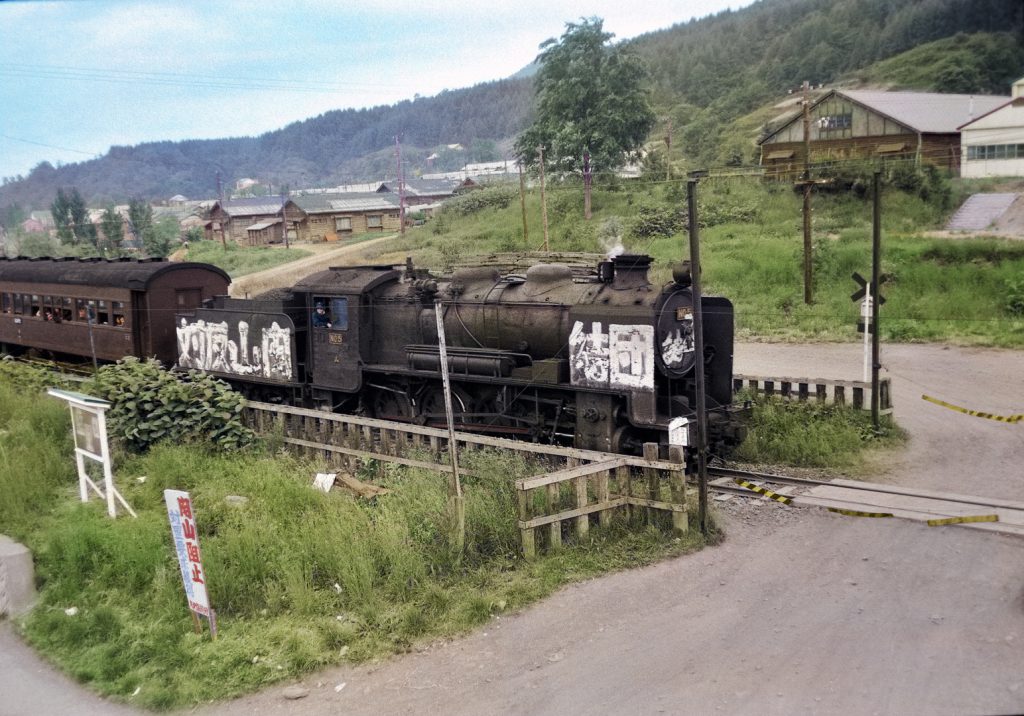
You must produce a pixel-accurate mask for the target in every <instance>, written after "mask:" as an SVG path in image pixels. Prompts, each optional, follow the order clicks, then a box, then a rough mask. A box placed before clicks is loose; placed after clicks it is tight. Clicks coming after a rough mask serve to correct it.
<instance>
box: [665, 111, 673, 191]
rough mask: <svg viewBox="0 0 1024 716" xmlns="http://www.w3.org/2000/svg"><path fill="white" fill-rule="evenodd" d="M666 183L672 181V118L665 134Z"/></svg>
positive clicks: (669, 119)
mask: <svg viewBox="0 0 1024 716" xmlns="http://www.w3.org/2000/svg"><path fill="white" fill-rule="evenodd" d="M665 181H672V118H671V117H669V118H668V129H667V130H666V132H665Z"/></svg>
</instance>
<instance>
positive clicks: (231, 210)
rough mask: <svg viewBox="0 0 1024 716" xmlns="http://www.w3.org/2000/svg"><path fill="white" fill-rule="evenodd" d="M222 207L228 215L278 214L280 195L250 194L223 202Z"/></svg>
mask: <svg viewBox="0 0 1024 716" xmlns="http://www.w3.org/2000/svg"><path fill="white" fill-rule="evenodd" d="M220 207H221V209H223V210H224V213H226V214H227V215H228V216H256V215H258V214H277V213H280V211H281V197H280V196H248V197H241V198H238V199H228V200H226V201H224V202H223V203H221V205H220Z"/></svg>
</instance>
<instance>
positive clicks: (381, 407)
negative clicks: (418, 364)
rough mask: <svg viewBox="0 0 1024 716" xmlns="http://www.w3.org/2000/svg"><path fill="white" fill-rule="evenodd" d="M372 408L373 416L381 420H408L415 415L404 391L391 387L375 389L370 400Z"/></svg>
mask: <svg viewBox="0 0 1024 716" xmlns="http://www.w3.org/2000/svg"><path fill="white" fill-rule="evenodd" d="M370 410H371V411H372V412H373V417H375V418H379V419H381V420H399V421H403V422H408V421H409V420H412V417H413V409H412V403H410V402H409V397H408V396H407V395H406V394H405V393H404V392H400V391H398V390H394V389H389V388H377V389H376V390H375V391H374V393H373V397H372V398H371V400H370Z"/></svg>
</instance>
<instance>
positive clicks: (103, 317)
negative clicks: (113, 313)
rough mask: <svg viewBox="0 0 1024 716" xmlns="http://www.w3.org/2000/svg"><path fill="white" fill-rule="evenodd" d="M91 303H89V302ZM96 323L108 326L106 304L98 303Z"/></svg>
mask: <svg viewBox="0 0 1024 716" xmlns="http://www.w3.org/2000/svg"><path fill="white" fill-rule="evenodd" d="M90 303H91V301H90ZM96 322H97V323H98V324H100V325H101V326H109V325H110V312H109V311H108V310H107V302H106V301H100V303H99V307H98V309H97V311H96Z"/></svg>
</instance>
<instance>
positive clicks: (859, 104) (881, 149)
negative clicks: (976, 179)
mask: <svg viewBox="0 0 1024 716" xmlns="http://www.w3.org/2000/svg"><path fill="white" fill-rule="evenodd" d="M1008 99H1010V98H1009V97H1000V96H992V95H966V94H938V93H934V92H886V91H881V90H832V91H831V92H828V93H827V94H825V95H823V96H822V97H821V98H820V99H818V100H817V101H813V102H812V103H811V105H810V110H809V114H810V133H809V139H810V161H811V163H812V164H817V163H821V162H837V163H841V162H844V161H851V160H865V159H871V160H877V159H912V160H914V161H915V162H916V163H918V164H920V163H922V162H927V163H930V164H933V165H935V166H938V167H941V168H943V169H948V170H949V171H950V172H952V173H954V174H958V173H959V172H960V127H961V125H963V124H965V123H967V122H969V121H970V120H971V118H972V117H979V116H980V115H982V114H985V113H987V112H991V111H992V110H994V109H996V108H997V107H999V106H1001V105H1003V104H1005V103H1006V102H1007V100H1008ZM760 145H761V166H763V167H764V168H765V170H766V173H767V174H768V175H771V176H777V177H781V178H787V179H793V178H796V177H798V176H799V175H800V174H801V173H802V172H803V167H804V161H805V156H804V154H805V150H804V121H803V111H802V109H801V111H800V112H798V113H796V114H794V115H793V116H791V117H789V118H787V119H786V120H784V122H783V123H782V124H781V125H780V126H779V128H778V129H775V130H774V131H772V132H771V133H770V134H768V135H767V136H766V137H764V138H763V139H762V140H761V141H760Z"/></svg>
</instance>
